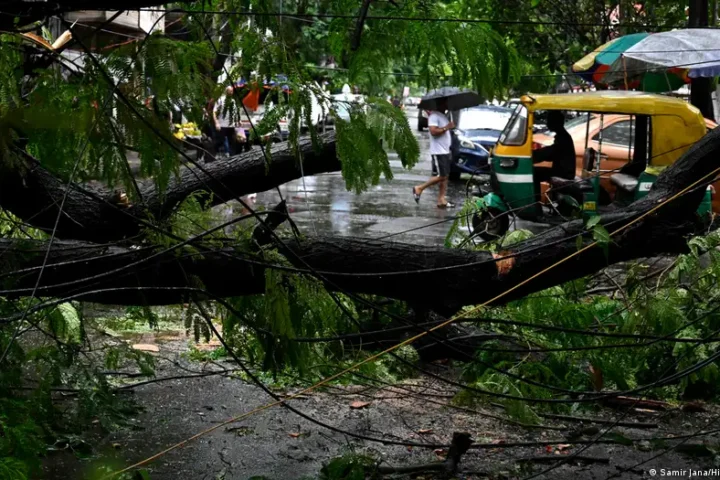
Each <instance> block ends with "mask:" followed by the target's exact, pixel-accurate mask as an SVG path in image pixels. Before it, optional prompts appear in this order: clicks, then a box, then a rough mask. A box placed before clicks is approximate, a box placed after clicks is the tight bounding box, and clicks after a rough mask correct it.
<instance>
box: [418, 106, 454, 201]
mask: <svg viewBox="0 0 720 480" xmlns="http://www.w3.org/2000/svg"><path fill="white" fill-rule="evenodd" d="M446 111H447V99H442V100H438V111H433V112H430V116H429V117H428V128H429V130H430V155H431V156H432V160H433V165H434V166H437V176H433V177H432V178H430V180H428V181H427V182H425V183H423V184H422V185H417V186H415V187H413V189H412V193H413V198H415V202H416V203H420V195H422V193H423V191H424V190H425V189H426V188H428V187H431V186H433V185H435V184H439V185H438V200H437V207H438V208H451V207H454V206H455V205H453V204H452V203H450V202H448V200H447V198H445V194H446V193H447V186H448V175H450V164H451V163H452V155H451V153H450V147H451V145H452V136H451V134H450V130H452V129H453V128H455V123H453V122H451V121H450V120H448V118H447V116H446V115H445V112H446Z"/></svg>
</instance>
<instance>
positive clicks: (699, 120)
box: [520, 90, 707, 167]
mask: <svg viewBox="0 0 720 480" xmlns="http://www.w3.org/2000/svg"><path fill="white" fill-rule="evenodd" d="M520 101H521V103H522V104H523V105H524V106H525V107H526V108H527V109H528V111H529V112H535V111H538V110H570V111H579V112H588V113H599V114H604V113H607V114H626V115H647V116H649V117H652V128H651V132H652V141H651V148H652V150H651V152H652V158H651V159H650V162H649V164H650V165H651V166H654V167H665V166H668V165H672V164H673V163H675V161H676V160H677V159H678V158H680V156H681V155H682V154H683V153H684V152H685V151H686V150H687V149H688V148H689V147H690V145H692V144H694V143H695V142H697V141H698V140H699V139H700V138H702V137H703V136H704V135H705V134H706V133H707V126H706V124H705V119H704V118H703V116H702V114H701V113H700V110H698V109H697V108H695V107H694V106H692V105H690V104H689V103H687V102H685V101H684V100H681V99H678V98H673V97H668V96H663V95H653V94H650V93H645V92H629V91H624V90H605V91H597V92H583V93H573V94H548V95H533V94H529V95H524V96H523V97H521V99H520ZM529 127H530V128H532V126H529ZM531 131H532V130H531Z"/></svg>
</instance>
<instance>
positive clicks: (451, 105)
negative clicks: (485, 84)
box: [418, 87, 481, 111]
mask: <svg viewBox="0 0 720 480" xmlns="http://www.w3.org/2000/svg"><path fill="white" fill-rule="evenodd" d="M443 99H445V100H447V109H448V110H450V111H453V110H462V109H463V108H470V107H476V106H478V105H480V103H481V100H480V95H478V94H477V92H473V91H472V90H461V89H459V88H457V87H442V88H438V89H436V90H431V91H430V92H429V93H428V94H427V95H425V96H424V97H422V100H421V101H420V105H418V107H419V108H420V109H421V110H435V111H437V110H439V107H438V103H439V101H440V100H443Z"/></svg>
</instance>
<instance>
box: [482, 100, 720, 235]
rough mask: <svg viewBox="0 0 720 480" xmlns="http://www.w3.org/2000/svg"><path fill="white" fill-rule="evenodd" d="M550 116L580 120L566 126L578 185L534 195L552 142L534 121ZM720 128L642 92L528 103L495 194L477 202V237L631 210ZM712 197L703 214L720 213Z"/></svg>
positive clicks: (572, 182) (506, 136) (498, 168)
mask: <svg viewBox="0 0 720 480" xmlns="http://www.w3.org/2000/svg"><path fill="white" fill-rule="evenodd" d="M551 110H558V111H574V112H579V113H581V115H580V116H579V117H578V118H576V119H574V120H573V121H572V122H566V124H565V125H566V130H567V131H568V133H570V134H571V136H572V137H573V141H574V143H575V150H576V177H575V179H564V178H556V177H552V178H551V179H550V182H549V185H548V184H544V183H543V184H541V192H536V187H535V182H534V177H533V172H534V168H535V165H534V164H533V159H532V154H533V150H535V149H537V148H541V147H542V146H543V143H544V144H548V143H552V139H551V138H550V137H548V136H547V135H542V134H538V133H536V134H535V135H534V134H533V132H534V131H535V130H534V128H533V127H534V125H533V120H534V119H535V118H536V112H547V111H551ZM715 126H716V125H715V124H714V123H713V122H710V121H706V120H705V119H704V118H703V117H702V115H701V114H700V111H699V110H698V109H697V108H695V107H693V106H692V105H690V104H689V103H687V102H685V101H683V100H680V99H677V98H672V97H666V96H660V95H651V94H647V93H643V92H627V91H599V92H585V93H578V94H552V95H526V96H523V97H522V98H521V99H520V103H519V104H518V105H517V107H516V108H515V111H514V112H513V115H512V118H511V119H510V121H509V122H508V124H507V126H506V128H505V130H504V131H503V133H502V135H501V136H500V138H499V140H498V143H497V145H496V146H495V148H494V149H493V151H492V155H491V160H490V164H491V174H490V184H489V186H490V191H489V192H487V191H485V192H482V191H481V192H480V193H479V194H478V195H477V196H476V197H474V199H473V200H474V202H475V206H476V212H475V213H474V214H473V216H472V231H473V234H477V235H479V236H480V237H482V238H483V239H485V240H490V239H494V238H498V237H500V236H502V235H504V234H505V233H506V232H507V231H508V230H509V226H510V221H511V217H512V218H520V219H523V220H526V221H531V222H537V223H541V224H550V225H552V224H559V223H562V222H565V221H567V220H568V218H573V217H574V218H578V217H583V218H585V219H588V218H590V217H593V216H596V215H599V214H600V213H602V212H603V211H605V210H609V209H610V208H612V207H615V206H623V205H628V204H630V203H632V202H634V201H636V200H638V199H639V198H642V197H643V196H645V195H647V194H648V192H649V191H650V188H651V187H652V185H653V183H655V180H656V179H657V176H658V175H659V174H660V173H661V172H662V171H663V170H664V169H665V168H667V167H668V166H669V165H672V164H673V163H674V162H675V161H677V160H678V158H680V157H681V156H682V155H683V154H684V153H685V152H686V151H687V150H688V148H690V146H691V145H692V144H694V143H695V142H696V141H698V140H699V139H700V138H701V137H703V136H704V135H705V134H706V133H707V131H708V127H710V128H714V127H715ZM569 127H572V130H571V129H570V128H569ZM611 127H612V128H611ZM623 143H624V145H623ZM541 165H547V164H537V166H541ZM713 192H714V187H713V186H712V185H711V186H708V187H707V191H706V194H705V198H704V200H703V202H702V204H701V205H700V207H699V209H698V213H699V214H701V215H707V214H709V213H710V212H711V211H715V212H720V201H717V200H715V199H713ZM539 193H542V195H540V198H541V205H542V206H538V202H537V194H539ZM714 200H715V201H714ZM611 204H612V207H611Z"/></svg>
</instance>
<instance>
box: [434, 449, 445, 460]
mask: <svg viewBox="0 0 720 480" xmlns="http://www.w3.org/2000/svg"><path fill="white" fill-rule="evenodd" d="M433 453H434V454H435V455H437V456H438V457H439V458H441V459H444V458H445V457H446V456H447V450H445V449H444V448H438V449H436V450H433Z"/></svg>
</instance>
